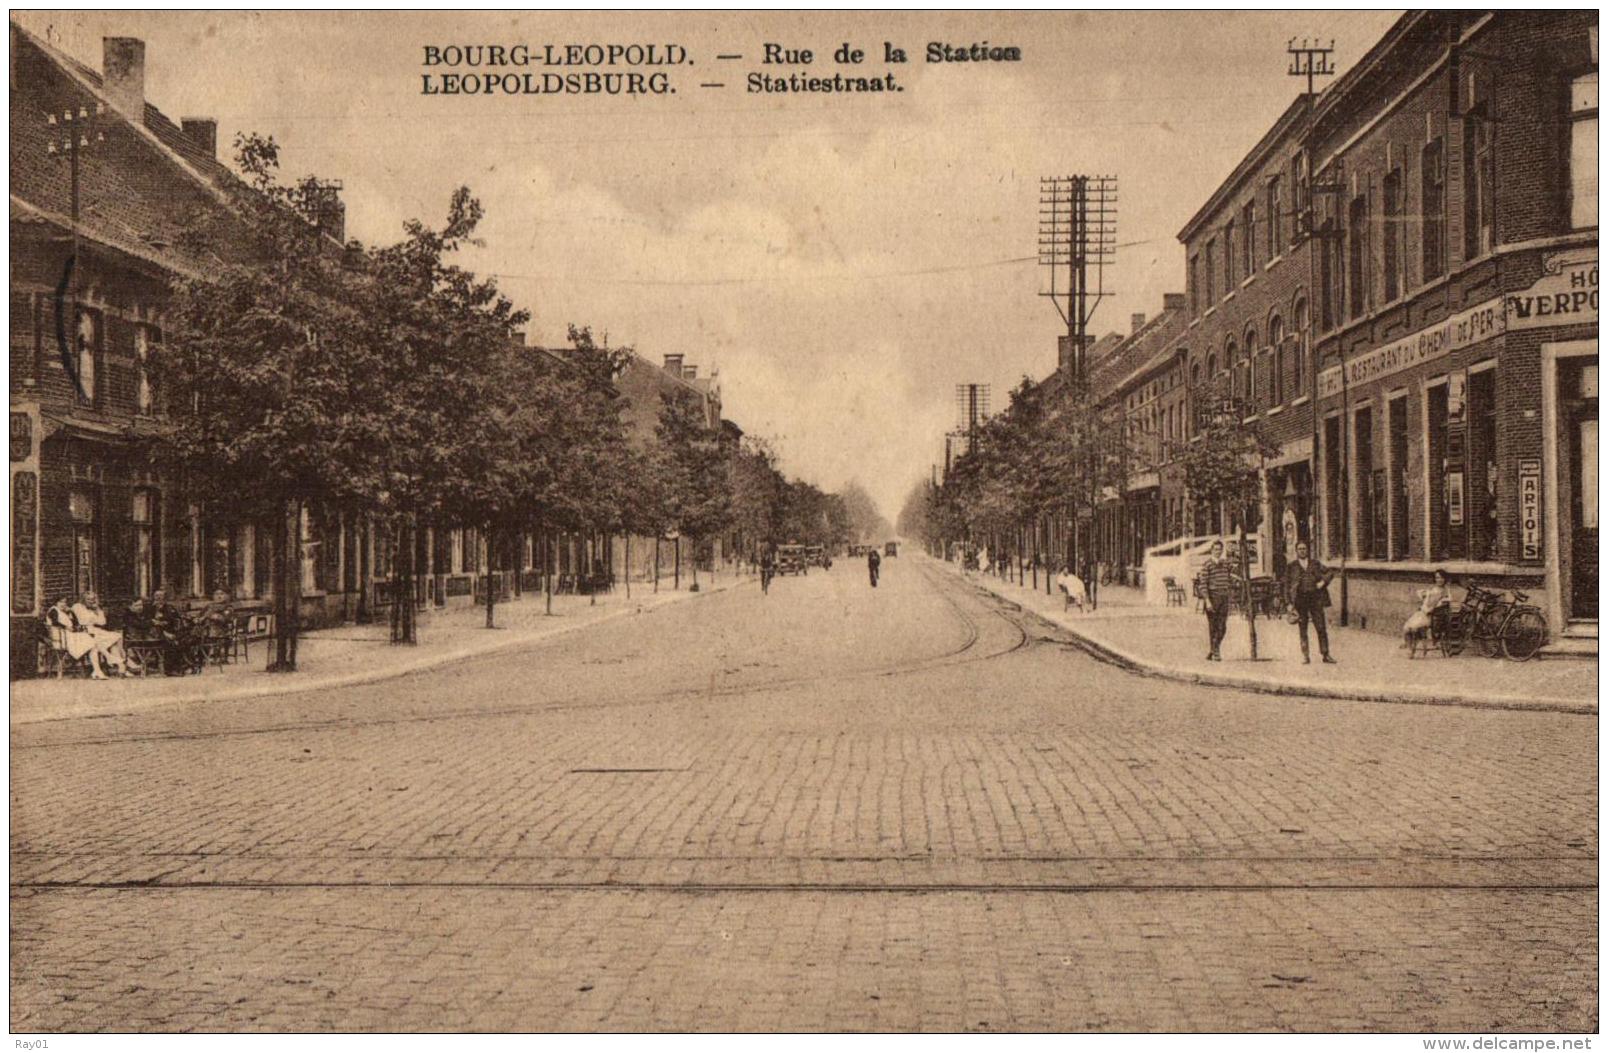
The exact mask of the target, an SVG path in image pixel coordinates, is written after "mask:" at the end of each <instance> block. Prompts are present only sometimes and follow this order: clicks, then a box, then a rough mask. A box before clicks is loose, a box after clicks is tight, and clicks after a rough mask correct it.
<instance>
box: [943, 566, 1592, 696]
mask: <svg viewBox="0 0 1608 1053" xmlns="http://www.w3.org/2000/svg"><path fill="white" fill-rule="evenodd" d="M957 576H959V575H957ZM959 577H960V580H962V581H964V582H965V583H966V584H968V585H970V586H972V587H973V588H975V589H977V590H978V591H980V592H986V593H988V594H989V595H990V596H993V597H995V598H997V599H999V600H1001V601H1003V602H1005V603H1008V604H1010V605H1011V606H1012V607H1014V608H1015V609H1016V610H1019V611H1021V612H1023V613H1024V614H1027V615H1028V616H1030V617H1032V618H1034V619H1036V620H1038V621H1041V622H1043V623H1044V624H1046V625H1049V626H1053V627H1054V628H1056V629H1059V630H1060V631H1062V632H1064V633H1065V634H1066V635H1068V636H1070V637H1071V638H1072V640H1071V642H1072V644H1073V646H1075V647H1077V648H1078V649H1079V650H1081V651H1083V652H1085V653H1086V654H1088V655H1089V656H1090V657H1092V658H1095V659H1096V660H1098V661H1102V662H1106V663H1108V664H1110V665H1115V666H1117V667H1118V668H1120V669H1123V670H1125V671H1127V672H1130V673H1135V674H1138V675H1140V676H1151V677H1156V678H1157V679H1161V680H1171V681H1175V682H1177V683H1183V684H1198V685H1201V686H1204V687H1226V688H1233V689H1235V690H1238V691H1249V692H1254V693H1256V694H1260V695H1280V696H1284V697H1304V698H1321V699H1334V700H1341V701H1350V702H1376V703H1387V704H1391V705H1402V706H1451V707H1456V708H1460V709H1499V710H1507V711H1509V712H1524V713H1567V714H1570V715H1573V716H1592V717H1594V716H1596V715H1597V707H1596V706H1594V705H1592V704H1590V703H1587V702H1576V701H1573V700H1570V699H1562V698H1526V697H1522V696H1516V695H1491V696H1487V697H1485V698H1473V697H1469V696H1462V695H1445V694H1435V693H1433V692H1427V691H1423V692H1420V691H1403V690H1396V691H1390V690H1383V689H1377V688H1371V687H1366V686H1359V687H1352V688H1344V687H1328V686H1325V685H1322V684H1289V683H1270V682H1268V681H1266V680H1258V679H1255V678H1254V677H1242V676H1234V675H1232V674H1229V673H1200V672H1195V671H1193V670H1189V669H1182V668H1179V667H1178V666H1170V665H1165V664H1163V663H1160V662H1154V661H1150V660H1148V659H1145V658H1140V657H1138V656H1137V655H1133V654H1130V653H1128V652H1127V651H1123V650H1121V649H1120V648H1117V647H1113V646H1112V645H1110V644H1108V643H1106V642H1104V641H1103V640H1098V639H1096V638H1095V637H1093V636H1091V635H1089V634H1088V633H1087V632H1084V631H1083V630H1080V629H1077V628H1074V627H1073V626H1071V625H1068V624H1066V623H1065V622H1060V621H1056V620H1054V619H1053V618H1050V617H1047V616H1046V615H1043V614H1040V613H1039V612H1038V611H1035V610H1032V609H1030V608H1028V607H1024V606H1022V604H1020V603H1018V602H1017V601H1016V600H1015V599H1014V598H1012V597H1010V596H1007V595H1005V594H1004V593H1002V592H997V591H995V590H994V589H993V588H992V587H990V586H989V585H986V584H984V583H982V582H979V581H974V580H973V579H971V578H967V577H964V576H959Z"/></svg>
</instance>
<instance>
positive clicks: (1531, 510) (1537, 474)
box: [1519, 459, 1541, 563]
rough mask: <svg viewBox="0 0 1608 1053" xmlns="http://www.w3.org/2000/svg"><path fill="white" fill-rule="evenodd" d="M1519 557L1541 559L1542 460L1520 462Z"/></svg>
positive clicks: (1527, 560)
mask: <svg viewBox="0 0 1608 1053" xmlns="http://www.w3.org/2000/svg"><path fill="white" fill-rule="evenodd" d="M1519 558H1520V559H1522V560H1524V561H1525V562H1526V563H1532V562H1539V561H1540V559H1541V462H1540V461H1539V460H1535V459H1526V460H1522V461H1520V462H1519Z"/></svg>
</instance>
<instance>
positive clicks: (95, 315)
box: [76, 310, 104, 406]
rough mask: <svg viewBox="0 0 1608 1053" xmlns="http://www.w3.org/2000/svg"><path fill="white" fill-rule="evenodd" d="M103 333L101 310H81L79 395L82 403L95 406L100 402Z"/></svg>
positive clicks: (79, 323)
mask: <svg viewBox="0 0 1608 1053" xmlns="http://www.w3.org/2000/svg"><path fill="white" fill-rule="evenodd" d="M103 334H104V329H103V328H102V326H101V313H100V312H99V311H89V310H80V311H79V312H78V354H77V356H76V359H77V362H76V364H77V367H78V395H77V397H78V401H79V403H80V404H82V405H86V406H94V405H98V404H99V400H100V390H99V385H98V380H99V376H98V374H99V372H100V370H99V366H100V362H101V341H102V337H103Z"/></svg>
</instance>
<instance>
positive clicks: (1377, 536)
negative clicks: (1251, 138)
mask: <svg viewBox="0 0 1608 1053" xmlns="http://www.w3.org/2000/svg"><path fill="white" fill-rule="evenodd" d="M1351 427H1352V433H1351V434H1352V439H1351V442H1352V449H1353V450H1354V451H1355V453H1356V474H1355V475H1354V476H1353V479H1354V480H1355V483H1354V488H1353V490H1352V492H1353V493H1354V494H1355V495H1356V497H1357V498H1358V501H1357V520H1356V527H1357V543H1356V545H1355V546H1353V547H1352V551H1353V552H1355V553H1356V554H1357V556H1358V557H1360V558H1363V559H1384V558H1385V552H1384V548H1383V546H1384V544H1385V541H1386V538H1387V536H1388V535H1387V532H1386V531H1384V530H1381V529H1379V526H1380V523H1379V517H1380V515H1381V514H1382V513H1383V511H1384V508H1383V505H1384V502H1383V501H1381V500H1380V499H1379V498H1380V496H1381V495H1380V487H1381V484H1382V483H1383V477H1384V472H1383V470H1381V469H1380V468H1379V466H1378V465H1377V464H1375V463H1374V441H1373V410H1372V409H1371V408H1369V407H1367V406H1364V407H1363V408H1361V409H1359V410H1357V412H1356V413H1355V414H1353V415H1352V418H1351Z"/></svg>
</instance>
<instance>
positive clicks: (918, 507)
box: [899, 373, 1277, 653]
mask: <svg viewBox="0 0 1608 1053" xmlns="http://www.w3.org/2000/svg"><path fill="white" fill-rule="evenodd" d="M1190 409H1191V412H1190V413H1189V414H1187V415H1186V416H1187V418H1188V419H1189V420H1190V423H1191V427H1190V429H1189V432H1188V434H1187V435H1186V436H1185V437H1183V438H1181V439H1178V440H1175V441H1172V442H1165V443H1164V442H1160V441H1158V439H1157V436H1155V435H1154V434H1153V433H1152V434H1145V435H1141V434H1139V433H1136V431H1135V430H1134V428H1133V426H1132V423H1131V422H1130V421H1129V420H1128V419H1126V418H1125V417H1124V414H1123V412H1122V407H1121V405H1120V400H1116V399H1108V398H1102V397H1101V393H1100V392H1098V391H1096V390H1094V389H1092V388H1091V386H1090V385H1089V383H1088V382H1087V380H1086V379H1085V378H1082V377H1076V376H1072V375H1070V374H1065V373H1060V374H1056V375H1054V376H1052V377H1051V378H1049V379H1048V380H1046V381H1044V382H1035V381H1033V380H1031V379H1028V378H1025V377H1024V378H1023V380H1022V382H1021V383H1020V384H1019V385H1017V387H1016V388H1015V389H1014V390H1013V391H1012V392H1011V397H1010V402H1009V404H1008V406H1007V407H1006V409H1005V410H1004V411H1003V412H1002V413H1000V414H998V415H996V416H994V417H991V418H989V419H988V420H987V421H984V422H982V423H981V424H980V425H978V427H977V428H976V429H975V430H974V431H973V433H972V435H971V436H970V441H969V444H968V447H967V449H966V450H965V452H964V453H962V455H961V456H960V457H958V458H956V460H955V461H954V462H953V463H952V464H951V465H950V466H949V471H948V473H947V474H946V476H945V478H944V481H943V484H942V485H934V484H932V483H925V482H924V483H922V484H920V485H919V486H917V487H916V488H915V489H914V490H913V491H912V492H911V494H910V495H909V497H908V498H907V499H906V501H905V505H904V507H903V508H902V509H901V511H900V514H899V529H900V532H901V533H903V534H906V535H909V536H914V537H918V538H920V539H922V541H923V542H924V543H926V544H927V545H928V546H929V547H930V548H932V549H934V550H935V551H939V552H943V553H946V554H947V551H948V546H949V544H950V543H952V542H956V541H959V542H962V543H964V544H969V545H970V544H979V543H981V544H986V545H989V547H990V548H991V549H992V550H993V551H996V552H997V551H1001V550H1002V549H1009V550H1014V551H1016V552H1017V553H1025V552H1026V551H1028V550H1029V549H1032V550H1033V551H1035V552H1039V553H1050V558H1049V560H1048V561H1047V564H1046V565H1047V566H1048V565H1050V564H1053V565H1057V566H1070V567H1074V568H1077V569H1084V570H1085V571H1086V570H1087V569H1091V568H1092V567H1093V566H1094V565H1095V564H1096V563H1098V562H1099V561H1101V560H1109V559H1111V557H1112V554H1111V553H1107V552H1102V551H1101V550H1100V548H1099V545H1100V539H1099V537H1098V535H1097V533H1096V532H1095V531H1094V529H1093V526H1094V522H1095V516H1096V513H1097V512H1098V510H1099V509H1100V508H1101V507H1102V506H1106V507H1111V506H1114V505H1116V504H1119V503H1120V502H1121V501H1122V500H1123V497H1124V494H1125V493H1126V490H1127V484H1128V480H1129V479H1130V478H1131V477H1132V476H1133V475H1135V474H1138V473H1141V472H1149V471H1154V470H1156V469H1157V468H1158V467H1160V466H1161V465H1162V464H1168V463H1170V464H1174V465H1177V466H1178V467H1179V468H1180V469H1181V470H1182V474H1183V477H1184V486H1185V489H1186V491H1187V493H1188V495H1189V500H1190V501H1192V502H1195V503H1197V504H1204V505H1205V506H1207V507H1211V508H1213V509H1217V510H1219V512H1220V515H1221V517H1226V518H1227V520H1228V527H1227V528H1228V529H1229V530H1238V531H1240V532H1241V534H1242V538H1243V531H1244V530H1245V529H1246V526H1247V524H1248V523H1249V522H1250V521H1251V520H1252V519H1253V517H1254V511H1253V510H1254V506H1255V505H1256V503H1257V502H1258V500H1259V496H1260V494H1259V472H1260V470H1261V468H1262V466H1263V463H1264V462H1265V459H1266V458H1267V457H1270V456H1273V455H1274V454H1275V453H1276V452H1277V448H1276V446H1275V445H1274V444H1272V443H1271V442H1270V440H1269V439H1268V438H1267V437H1266V435H1265V433H1264V431H1263V430H1262V428H1261V425H1260V424H1259V423H1258V422H1257V421H1255V420H1247V417H1248V416H1249V413H1248V411H1247V410H1246V409H1245V408H1244V407H1243V406H1241V405H1240V404H1238V403H1236V402H1235V401H1234V400H1233V399H1232V398H1230V397H1228V395H1227V392H1226V391H1225V390H1224V389H1223V388H1221V387H1219V386H1213V387H1209V388H1205V389H1203V390H1201V391H1198V392H1194V393H1192V398H1191V407H1190ZM1052 523H1059V524H1064V525H1066V527H1067V529H1065V530H1064V531H1062V536H1063V538H1064V541H1063V543H1062V550H1061V551H1059V552H1052V551H1051V549H1052V548H1053V546H1052V544H1051V543H1050V537H1049V535H1050V534H1051V530H1050V524H1052ZM1237 548H1238V552H1239V555H1240V558H1241V560H1242V567H1241V573H1242V576H1243V577H1246V578H1248V577H1249V568H1248V567H1246V566H1244V565H1243V561H1244V560H1245V559H1246V553H1247V546H1246V545H1244V544H1243V543H1242V544H1240V545H1238V546H1237ZM1046 584H1047V583H1046ZM1247 613H1248V614H1249V613H1250V608H1249V605H1247ZM1252 647H1253V653H1254V647H1255V628H1254V622H1253V626H1252Z"/></svg>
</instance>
